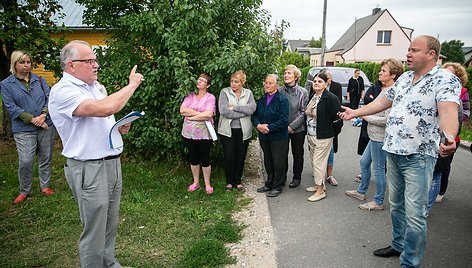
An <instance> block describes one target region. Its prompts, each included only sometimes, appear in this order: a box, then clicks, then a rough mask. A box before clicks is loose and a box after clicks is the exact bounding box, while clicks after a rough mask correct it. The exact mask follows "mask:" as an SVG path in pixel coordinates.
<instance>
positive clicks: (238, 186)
mask: <svg viewBox="0 0 472 268" xmlns="http://www.w3.org/2000/svg"><path fill="white" fill-rule="evenodd" d="M236 188H238V191H240V192H242V191H244V190H245V188H244V186H243V185H242V184H238V185H236Z"/></svg>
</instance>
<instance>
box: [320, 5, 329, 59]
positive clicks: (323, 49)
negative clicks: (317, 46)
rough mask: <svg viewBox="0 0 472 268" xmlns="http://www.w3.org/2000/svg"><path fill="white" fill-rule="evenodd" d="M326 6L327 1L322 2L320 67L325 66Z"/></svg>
mask: <svg viewBox="0 0 472 268" xmlns="http://www.w3.org/2000/svg"><path fill="white" fill-rule="evenodd" d="M327 6H328V0H324V7H323V30H322V33H321V66H322V67H324V66H325V62H324V57H325V51H326V9H327Z"/></svg>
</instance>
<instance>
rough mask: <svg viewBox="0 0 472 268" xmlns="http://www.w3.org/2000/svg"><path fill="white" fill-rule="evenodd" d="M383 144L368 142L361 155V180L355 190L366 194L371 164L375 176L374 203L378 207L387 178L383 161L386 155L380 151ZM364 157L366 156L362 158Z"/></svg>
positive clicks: (381, 201)
mask: <svg viewBox="0 0 472 268" xmlns="http://www.w3.org/2000/svg"><path fill="white" fill-rule="evenodd" d="M382 146H383V142H377V141H373V140H370V141H369V143H368V144H367V147H366V148H365V150H364V153H363V154H362V157H361V161H360V165H361V174H362V180H361V183H360V184H359V187H358V188H357V192H359V193H361V194H365V193H367V190H368V189H369V183H370V177H371V171H370V168H371V164H372V168H373V170H374V175H375V196H374V202H375V203H376V204H378V205H381V204H383V202H384V195H385V189H386V187H387V177H386V176H385V161H386V159H387V154H386V152H385V151H384V150H382ZM364 155H366V156H365V157H364Z"/></svg>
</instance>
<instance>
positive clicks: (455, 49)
mask: <svg viewBox="0 0 472 268" xmlns="http://www.w3.org/2000/svg"><path fill="white" fill-rule="evenodd" d="M463 46H464V43H463V42H462V41H461V40H451V41H444V42H443V43H442V44H441V54H442V55H444V56H446V59H445V61H444V62H457V63H460V64H464V62H465V56H464V51H463V50H462V47H463Z"/></svg>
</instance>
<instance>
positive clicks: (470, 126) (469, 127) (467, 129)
mask: <svg viewBox="0 0 472 268" xmlns="http://www.w3.org/2000/svg"><path fill="white" fill-rule="evenodd" d="M461 140H467V141H472V119H469V121H467V122H465V123H463V124H462V129H461Z"/></svg>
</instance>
